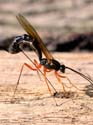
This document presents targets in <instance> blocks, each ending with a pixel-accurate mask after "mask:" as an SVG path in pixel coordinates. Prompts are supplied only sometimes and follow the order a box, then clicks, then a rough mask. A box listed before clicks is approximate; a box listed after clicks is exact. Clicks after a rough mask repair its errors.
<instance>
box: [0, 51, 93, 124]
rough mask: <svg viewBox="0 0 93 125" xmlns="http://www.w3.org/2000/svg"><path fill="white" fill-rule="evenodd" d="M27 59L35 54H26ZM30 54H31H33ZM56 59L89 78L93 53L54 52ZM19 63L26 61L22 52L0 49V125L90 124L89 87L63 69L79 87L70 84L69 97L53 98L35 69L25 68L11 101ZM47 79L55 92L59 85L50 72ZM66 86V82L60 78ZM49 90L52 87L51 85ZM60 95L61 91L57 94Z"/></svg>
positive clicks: (92, 119) (92, 112) (92, 72)
mask: <svg viewBox="0 0 93 125" xmlns="http://www.w3.org/2000/svg"><path fill="white" fill-rule="evenodd" d="M27 54H28V55H30V57H31V59H32V60H33V59H34V58H35V59H36V58H37V57H36V56H35V55H34V53H31V52H30V53H29V52H28V53H27ZM33 55H34V56H33ZM53 56H54V57H55V58H57V59H58V60H59V61H60V62H64V63H65V64H66V65H68V66H70V67H73V68H75V69H77V70H80V71H81V72H83V73H84V74H86V75H89V76H90V77H92V78H93V53H82V54H80V53H74V54H73V53H70V54H68V53H54V54H53ZM23 62H27V63H30V62H29V61H28V60H27V59H26V58H25V57H24V55H23V54H22V53H20V54H17V55H11V54H8V53H6V52H3V51H1V52H0V125H63V124H64V125H77V124H78V125H92V124H93V89H92V86H91V85H90V83H88V82H87V81H86V80H84V79H83V78H81V77H79V76H78V75H76V74H75V73H73V72H70V71H68V70H67V71H66V75H67V76H68V77H69V78H70V80H71V82H72V83H73V84H74V85H76V87H78V88H79V89H81V90H82V91H80V90H77V89H76V88H74V87H71V88H70V89H69V90H68V88H67V87H66V88H65V89H66V91H69V92H70V97H69V98H60V97H59V96H58V97H56V98H55V100H56V102H57V104H58V106H56V104H55V101H54V98H53V97H52V96H51V95H50V93H49V91H48V89H47V86H46V84H45V83H44V82H43V77H42V75H41V80H40V79H39V77H38V75H37V73H36V72H35V71H30V70H29V69H27V68H25V69H24V72H23V75H22V77H21V80H20V85H19V86H18V89H17V92H16V95H15V98H14V100H15V102H14V103H11V98H12V95H13V92H14V89H15V85H16V82H17V79H18V75H19V71H20V69H21V66H22V64H23ZM48 78H49V80H50V81H51V83H52V84H53V86H54V87H55V88H56V90H57V91H58V92H62V91H63V90H62V86H61V85H60V84H59V83H57V80H56V78H55V76H54V74H53V72H51V73H48ZM63 82H64V83H65V84H66V85H67V86H70V84H69V83H68V82H67V81H66V80H63ZM51 91H53V90H52V88H51ZM60 95H61V94H60Z"/></svg>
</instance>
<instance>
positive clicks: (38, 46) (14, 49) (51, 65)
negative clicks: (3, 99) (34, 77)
mask: <svg viewBox="0 0 93 125" xmlns="http://www.w3.org/2000/svg"><path fill="white" fill-rule="evenodd" d="M17 20H18V21H19V23H20V25H21V26H22V28H23V29H24V30H25V31H26V33H27V34H24V35H21V36H17V37H16V38H15V39H14V41H13V42H12V44H11V45H10V47H9V52H10V53H12V54H15V53H18V52H22V53H23V54H24V55H25V56H26V57H27V58H28V59H29V60H30V61H31V62H32V64H33V65H34V66H35V68H33V67H32V66H31V65H29V64H27V63H24V64H23V66H22V68H21V71H20V75H19V78H18V82H17V85H16V89H15V91H14V95H15V92H16V90H17V86H18V84H19V80H20V77H21V74H22V71H23V68H24V66H26V67H28V68H29V69H31V70H33V71H37V73H38V74H39V72H40V73H41V74H42V75H43V76H44V80H45V82H46V84H47V87H48V90H49V92H50V93H51V94H52V92H51V89H50V87H49V84H50V85H51V87H52V88H53V89H54V96H55V95H56V93H57V91H56V89H55V88H54V86H53V85H52V83H51V82H50V81H49V80H48V78H47V73H48V72H51V71H54V75H55V77H56V79H57V80H58V82H59V83H61V84H62V87H63V90H64V92H65V93H66V90H65V84H63V82H62V80H61V78H65V79H67V80H68V81H69V83H70V84H71V85H72V86H74V87H76V86H75V85H74V84H73V83H72V82H71V81H70V79H69V78H68V77H67V76H65V75H63V73H65V71H66V69H69V70H71V71H73V72H75V73H77V74H78V75H80V76H81V77H83V78H84V79H86V80H87V81H88V82H89V83H91V84H92V85H93V80H92V79H91V78H89V77H88V76H86V75H84V74H83V73H81V72H79V71H77V70H75V69H73V68H71V67H68V66H66V65H65V64H62V63H60V62H59V61H58V60H56V59H55V58H54V57H53V56H52V54H51V53H50V52H49V50H48V49H47V48H46V46H45V44H44V43H43V41H42V39H41V38H40V36H39V35H38V33H37V32H36V30H35V29H34V27H33V26H32V25H31V24H30V23H29V22H28V20H27V19H26V18H25V17H24V16H22V15H21V14H18V15H17ZM25 45H26V46H29V47H31V48H32V49H33V50H34V51H35V53H36V54H37V56H38V60H39V63H38V62H37V60H34V61H32V60H31V59H30V57H28V56H27V55H26V53H25V52H24V50H23V46H25ZM43 56H44V57H43ZM41 67H43V71H41V70H40V69H41ZM76 88H77V87H76ZM13 97H14V96H13Z"/></svg>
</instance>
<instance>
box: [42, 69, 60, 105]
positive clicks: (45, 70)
mask: <svg viewBox="0 0 93 125" xmlns="http://www.w3.org/2000/svg"><path fill="white" fill-rule="evenodd" d="M43 71H44V79H45V83H46V84H47V87H48V90H49V92H50V94H51V96H52V92H51V89H50V87H49V85H48V83H47V77H46V72H47V69H46V68H45V67H44V68H43ZM56 93H57V92H56ZM53 99H54V101H55V103H56V105H57V106H58V104H57V102H56V100H55V98H53Z"/></svg>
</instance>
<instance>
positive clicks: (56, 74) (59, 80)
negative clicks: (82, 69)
mask: <svg viewBox="0 0 93 125" xmlns="http://www.w3.org/2000/svg"><path fill="white" fill-rule="evenodd" d="M55 76H56V78H57V80H58V82H59V83H61V85H62V87H63V91H64V92H65V93H66V90H65V86H64V84H63V82H62V81H61V79H60V77H59V75H58V73H57V71H55Z"/></svg>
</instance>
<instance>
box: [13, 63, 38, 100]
mask: <svg viewBox="0 0 93 125" xmlns="http://www.w3.org/2000/svg"><path fill="white" fill-rule="evenodd" d="M24 66H26V67H28V68H29V69H31V70H33V71H37V69H36V68H33V67H32V66H31V65H29V64H27V63H24V64H23V65H22V67H21V70H20V74H19V77H18V80H17V84H16V87H15V90H14V94H13V96H12V99H11V102H13V99H14V97H15V94H16V90H17V87H18V85H19V81H20V78H21V75H22V72H23V69H24Z"/></svg>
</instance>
